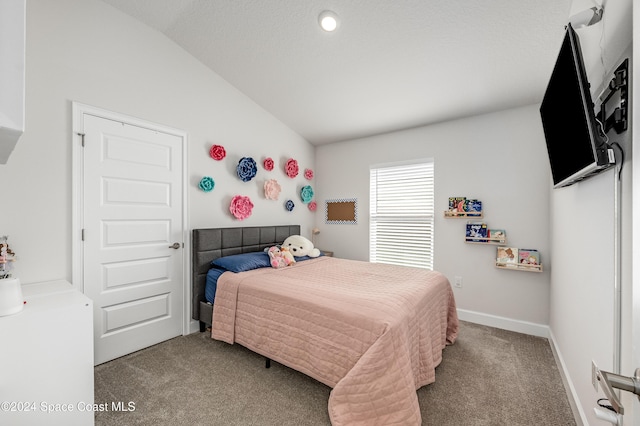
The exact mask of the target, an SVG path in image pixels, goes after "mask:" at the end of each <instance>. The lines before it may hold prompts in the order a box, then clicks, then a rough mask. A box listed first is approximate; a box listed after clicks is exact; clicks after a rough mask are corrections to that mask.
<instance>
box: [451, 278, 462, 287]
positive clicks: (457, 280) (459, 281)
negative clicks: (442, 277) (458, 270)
mask: <svg viewBox="0 0 640 426" xmlns="http://www.w3.org/2000/svg"><path fill="white" fill-rule="evenodd" d="M453 286H454V287H457V288H462V277H459V276H455V277H453Z"/></svg>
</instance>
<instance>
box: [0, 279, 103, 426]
mask: <svg viewBox="0 0 640 426" xmlns="http://www.w3.org/2000/svg"><path fill="white" fill-rule="evenodd" d="M22 291H23V295H24V299H25V300H26V302H27V303H26V304H25V305H24V309H23V310H22V312H20V313H18V314H15V315H9V316H4V317H0V341H1V342H2V343H1V344H0V404H1V405H0V424H2V425H45V424H46V425H82V426H85V425H93V424H94V413H93V412H92V411H91V408H92V406H93V404H94V397H93V395H94V394H93V392H94V391H93V302H92V301H91V299H89V298H87V297H86V296H85V295H83V294H82V293H80V292H78V291H76V290H74V289H73V287H72V286H71V284H69V283H68V282H66V281H51V282H46V283H38V284H29V285H23V286H22Z"/></svg>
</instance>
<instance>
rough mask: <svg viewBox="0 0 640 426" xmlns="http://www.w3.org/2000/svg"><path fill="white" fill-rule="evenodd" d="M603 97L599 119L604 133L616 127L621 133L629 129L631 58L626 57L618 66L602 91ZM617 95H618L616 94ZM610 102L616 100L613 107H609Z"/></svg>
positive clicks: (617, 131)
mask: <svg viewBox="0 0 640 426" xmlns="http://www.w3.org/2000/svg"><path fill="white" fill-rule="evenodd" d="M605 93H606V96H605V97H604V98H603V99H602V104H601V105H600V112H599V113H598V119H599V120H600V122H601V123H602V126H603V127H604V129H603V130H604V133H607V132H608V131H609V130H611V129H614V130H615V131H616V133H618V134H620V133H622V132H624V131H626V130H627V124H628V115H627V113H628V104H629V102H628V99H629V59H625V60H624V61H622V63H621V64H620V65H619V66H618V68H616V70H615V71H614V73H613V78H612V79H611V81H609V85H608V86H607V88H606V89H605V90H604V91H603V92H602V94H601V95H600V97H602V96H603V95H605ZM616 95H617V96H616ZM610 102H615V103H614V104H613V105H612V106H611V107H609V108H608V107H607V104H608V103H610Z"/></svg>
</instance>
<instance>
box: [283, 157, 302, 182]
mask: <svg viewBox="0 0 640 426" xmlns="http://www.w3.org/2000/svg"><path fill="white" fill-rule="evenodd" d="M284 171H285V172H286V173H287V176H289V177H290V178H292V179H293V178H294V177H296V176H298V171H299V169H298V162H297V161H296V160H294V159H293V158H289V159H288V160H287V164H286V165H285V167H284Z"/></svg>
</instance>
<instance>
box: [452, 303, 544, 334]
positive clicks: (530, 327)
mask: <svg viewBox="0 0 640 426" xmlns="http://www.w3.org/2000/svg"><path fill="white" fill-rule="evenodd" d="M458 318H459V319H461V320H462V321H469V322H473V323H475V324H482V325H487V326H489V327H495V328H500V329H502V330H509V331H515V332H517V333H523V334H529V335H531V336H538V337H546V338H548V337H549V326H548V325H544V324H536V323H533V322H528V321H520V320H514V319H512V318H505V317H499V316H496V315H489V314H483V313H481V312H474V311H467V310H465V309H458Z"/></svg>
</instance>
